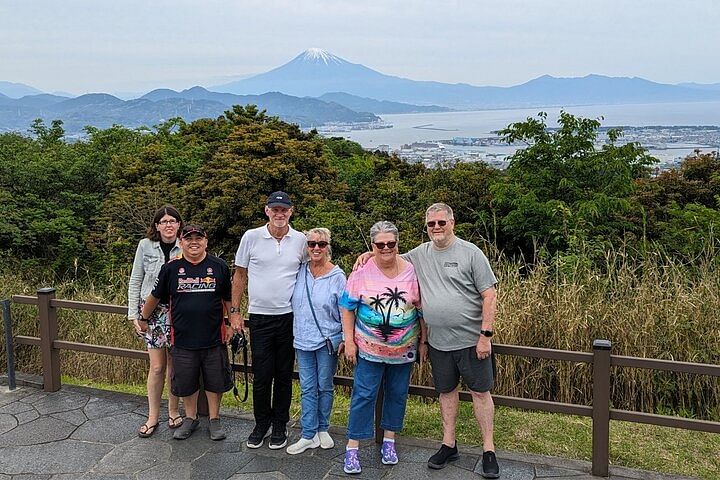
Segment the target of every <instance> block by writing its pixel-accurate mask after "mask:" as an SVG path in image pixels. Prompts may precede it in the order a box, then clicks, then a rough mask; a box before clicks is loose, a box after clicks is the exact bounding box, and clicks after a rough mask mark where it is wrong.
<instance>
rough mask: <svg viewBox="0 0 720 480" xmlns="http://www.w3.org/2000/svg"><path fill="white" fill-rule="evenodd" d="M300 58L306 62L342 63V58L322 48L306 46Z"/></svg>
mask: <svg viewBox="0 0 720 480" xmlns="http://www.w3.org/2000/svg"><path fill="white" fill-rule="evenodd" d="M300 58H302V60H304V61H306V62H313V63H324V64H325V65H329V64H331V63H336V64H341V63H344V62H343V59H342V58H340V57H336V56H335V55H333V54H332V53H330V52H328V51H327V50H323V49H322V48H308V49H307V50H305V51H304V52H303V53H301V54H300Z"/></svg>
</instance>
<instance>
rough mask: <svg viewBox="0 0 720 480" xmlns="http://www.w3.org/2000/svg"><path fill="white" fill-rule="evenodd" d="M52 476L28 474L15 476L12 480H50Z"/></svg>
mask: <svg viewBox="0 0 720 480" xmlns="http://www.w3.org/2000/svg"><path fill="white" fill-rule="evenodd" d="M51 478H52V475H37V474H35V473H26V474H22V475H13V476H12V480H50V479H51Z"/></svg>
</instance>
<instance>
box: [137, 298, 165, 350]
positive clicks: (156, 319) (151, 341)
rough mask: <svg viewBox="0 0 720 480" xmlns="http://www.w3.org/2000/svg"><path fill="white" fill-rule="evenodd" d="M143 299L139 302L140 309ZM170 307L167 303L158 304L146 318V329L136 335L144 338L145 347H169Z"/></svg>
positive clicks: (143, 303)
mask: <svg viewBox="0 0 720 480" xmlns="http://www.w3.org/2000/svg"><path fill="white" fill-rule="evenodd" d="M143 305H145V302H144V301H143V302H142V303H141V304H140V311H142V308H143ZM169 313H170V309H169V308H168V306H167V305H164V304H162V303H161V304H159V305H158V306H157V308H156V309H155V310H153V312H152V314H151V315H150V318H148V329H147V331H146V332H144V333H139V334H138V336H139V337H140V338H142V339H143V340H145V344H146V345H147V348H170V315H169Z"/></svg>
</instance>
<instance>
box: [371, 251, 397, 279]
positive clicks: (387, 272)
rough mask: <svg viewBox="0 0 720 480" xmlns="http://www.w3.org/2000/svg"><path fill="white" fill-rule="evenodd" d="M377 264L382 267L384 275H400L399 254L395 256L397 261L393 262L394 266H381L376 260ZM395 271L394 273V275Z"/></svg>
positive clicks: (389, 276)
mask: <svg viewBox="0 0 720 480" xmlns="http://www.w3.org/2000/svg"><path fill="white" fill-rule="evenodd" d="M375 265H377V267H378V268H379V269H380V271H381V272H382V274H383V275H385V276H386V277H388V278H395V277H397V276H398V275H400V264H399V262H398V258H397V255H396V256H395V261H394V262H393V265H392V266H387V267H384V266H380V265H378V263H377V262H375ZM393 273H394V275H393Z"/></svg>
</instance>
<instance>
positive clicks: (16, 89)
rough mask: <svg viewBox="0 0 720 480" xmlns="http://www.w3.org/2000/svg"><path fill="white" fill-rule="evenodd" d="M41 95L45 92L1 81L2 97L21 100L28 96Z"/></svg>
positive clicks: (20, 84) (22, 84) (28, 86)
mask: <svg viewBox="0 0 720 480" xmlns="http://www.w3.org/2000/svg"><path fill="white" fill-rule="evenodd" d="M39 93H43V92H42V91H40V90H38V89H37V88H34V87H31V86H30V85H25V84H24V83H12V82H3V81H0V95H2V96H4V97H10V98H21V97H24V96H26V95H37V94H39Z"/></svg>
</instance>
